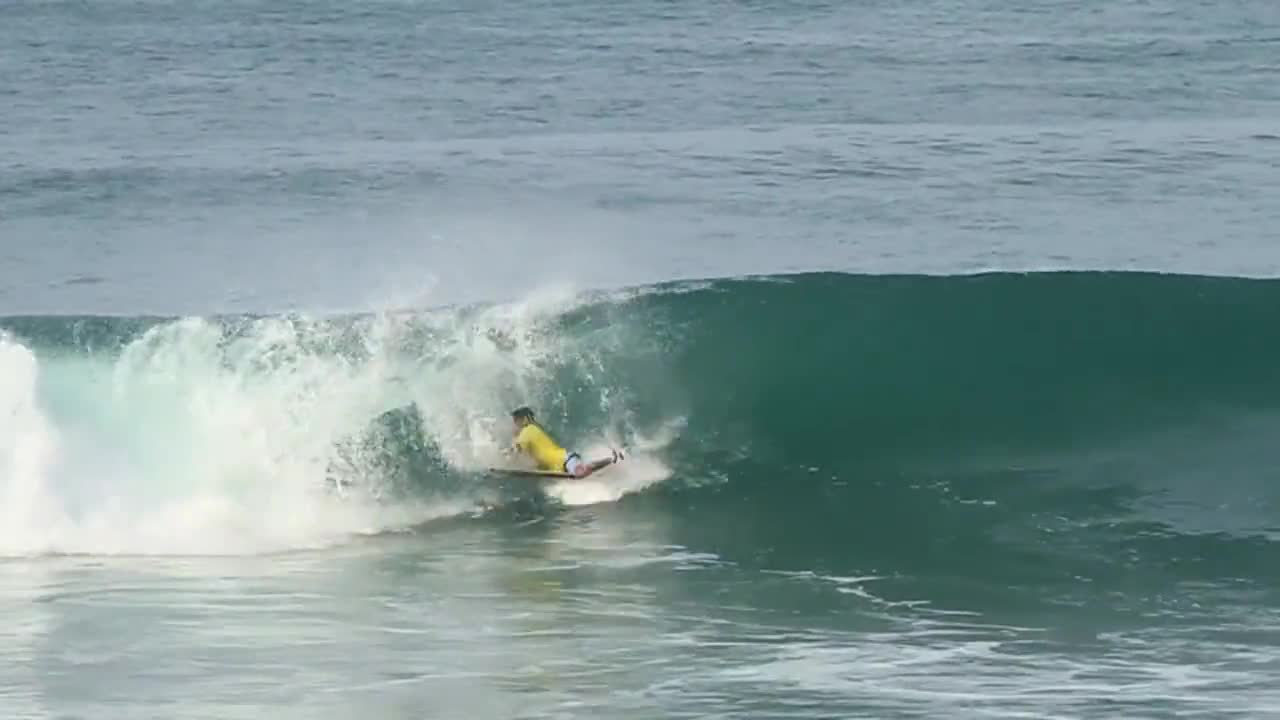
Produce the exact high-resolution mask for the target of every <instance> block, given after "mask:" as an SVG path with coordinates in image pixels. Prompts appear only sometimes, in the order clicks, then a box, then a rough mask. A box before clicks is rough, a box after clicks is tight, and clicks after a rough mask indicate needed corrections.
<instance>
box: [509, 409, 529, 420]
mask: <svg viewBox="0 0 1280 720" xmlns="http://www.w3.org/2000/svg"><path fill="white" fill-rule="evenodd" d="M511 417H512V418H514V419H516V420H520V419H522V418H525V419H528V420H530V421H532V420H533V410H531V409H530V408H528V407H526V406H523V405H522V406H520V407H518V408H516V409H515V410H512V411H511Z"/></svg>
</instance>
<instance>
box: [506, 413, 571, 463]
mask: <svg viewBox="0 0 1280 720" xmlns="http://www.w3.org/2000/svg"><path fill="white" fill-rule="evenodd" d="M516 447H518V448H520V449H521V450H522V451H524V452H525V453H526V454H528V455H529V457H531V458H533V461H534V462H536V463H537V464H538V469H539V470H564V463H565V461H566V460H568V459H569V453H568V451H566V450H565V449H564V448H562V447H560V446H559V445H557V444H556V441H555V440H552V439H551V436H550V435H548V434H547V433H546V431H545V430H543V429H542V428H540V427H538V426H537V425H535V424H533V423H529V424H528V425H525V426H524V427H523V428H521V429H520V433H519V434H518V435H516Z"/></svg>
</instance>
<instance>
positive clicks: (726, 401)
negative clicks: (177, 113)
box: [0, 273, 1280, 586]
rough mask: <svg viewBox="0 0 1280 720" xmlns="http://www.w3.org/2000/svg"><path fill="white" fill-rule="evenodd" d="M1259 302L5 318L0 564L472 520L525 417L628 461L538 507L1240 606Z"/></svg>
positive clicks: (665, 293)
mask: <svg viewBox="0 0 1280 720" xmlns="http://www.w3.org/2000/svg"><path fill="white" fill-rule="evenodd" d="M1277 308H1280V284H1277V283H1275V282H1271V281H1260V280H1242V279H1230V278H1200V277H1187V276H1161V275H1142V274H1126V273H1061V274H1059V273H1046V274H1025V275H1005V274H997V275H982V276H972V277H921V276H892V277H890V276H849V275H800V276H786V277H769V278H755V279H742V280H726V281H718V282H711V283H705V284H701V285H673V286H664V287H657V288H647V289H641V290H635V291H630V292H625V293H613V294H608V295H598V296H591V297H584V296H574V295H570V294H555V293H548V294H546V295H544V296H539V297H533V298H527V299H525V300H523V301H521V302H517V303H508V304H498V305H489V306H483V307H467V308H447V309H437V310H430V311H419V312H396V313H386V314H381V315H361V316H350V317H338V318H324V319H315V318H306V317H300V316H287V317H286V316H271V317H232V318H99V317H80V318H70V317H10V318H5V319H3V320H0V328H3V333H4V334H3V336H2V338H0V378H2V379H0V423H5V424H6V425H7V426H6V427H3V428H0V493H2V494H3V497H0V502H2V503H3V508H4V509H3V512H4V513H5V516H6V517H5V518H4V519H5V522H4V526H3V529H0V552H3V553H4V554H10V555H13V554H29V553H43V552H139V553H149V552H165V553H173V552H197V553H220V552H264V551H270V550H276V549H287V548H296V547H309V546H314V545H318V544H326V543H331V542H339V541H341V540H342V539H343V538H345V537H349V536H350V535H351V534H353V533H366V532H383V531H388V530H396V529H401V528H408V527H413V526H416V525H419V524H421V523H422V522H424V521H426V520H429V519H431V518H433V517H438V516H441V515H451V514H456V513H460V512H470V511H471V510H472V509H473V508H474V507H475V506H476V504H477V502H480V501H484V502H496V501H500V500H501V498H502V497H503V495H502V493H501V492H500V489H499V488H497V487H496V486H495V485H493V484H492V483H488V482H487V481H484V480H482V479H481V478H480V471H481V470H482V469H483V468H484V467H486V466H488V465H491V464H493V463H495V462H499V461H500V455H499V450H500V448H501V447H502V446H503V444H504V443H505V442H506V441H507V438H508V437H509V427H508V420H507V414H506V413H507V411H508V410H509V409H510V408H511V407H513V406H516V405H519V404H530V405H533V406H535V407H536V408H537V409H538V411H539V415H540V418H541V419H542V421H543V422H544V424H545V425H547V426H548V427H549V428H551V429H552V430H553V432H554V433H555V434H557V435H558V436H560V437H561V438H562V439H563V440H565V441H566V442H567V443H568V444H571V445H573V446H574V447H575V448H577V449H579V450H581V451H583V452H584V453H593V452H599V451H602V450H603V449H604V448H606V447H608V446H609V445H617V444H623V445H626V446H627V447H629V448H630V449H631V450H632V455H631V457H630V458H629V460H628V462H627V463H626V464H624V465H623V466H620V467H619V468H617V469H615V470H611V471H610V472H609V473H608V474H604V475H601V476H599V479H598V480H596V481H593V482H588V483H579V484H568V483H566V484H564V485H563V486H561V487H554V488H552V489H551V491H550V492H551V493H552V494H553V495H555V496H557V497H558V498H559V499H560V500H561V501H563V502H565V503H568V504H578V503H598V502H602V501H614V500H619V499H621V498H623V497H624V496H626V497H627V501H626V502H624V503H622V504H621V505H620V506H619V508H636V509H638V510H639V511H643V512H648V511H650V510H652V511H654V512H661V513H664V514H667V515H675V516H681V517H685V516H687V517H686V520H687V522H686V523H685V524H686V525H687V527H688V530H687V532H688V533H689V538H688V539H689V541H690V542H699V543H702V544H704V545H708V546H718V547H719V549H720V550H721V551H723V552H724V553H725V554H727V555H736V556H738V557H742V558H754V559H755V560H754V561H758V562H761V563H765V564H782V565H786V564H787V560H788V558H799V557H803V558H805V567H808V568H811V569H817V570H822V569H826V570H830V571H832V572H835V571H839V570H845V569H850V568H853V567H855V566H856V567H857V568H860V569H865V568H867V567H871V568H878V569H880V570H881V571H883V572H886V573H891V574H905V575H915V576H922V575H934V576H938V575H939V574H946V573H960V572H961V570H960V568H969V569H970V570H974V571H976V572H978V573H979V574H981V573H988V574H990V577H989V578H988V579H990V580H992V581H993V582H995V583H1000V584H1004V585H1006V586H1007V585H1011V584H1012V585H1016V583H1017V582H1019V581H1020V579H1022V580H1025V579H1028V578H1040V577H1043V576H1044V575H1045V573H1046V571H1045V568H1046V567H1049V566H1053V567H1057V568H1059V570H1058V571H1057V572H1055V573H1051V574H1052V575H1053V576H1054V577H1068V576H1072V575H1073V574H1074V576H1077V577H1079V576H1091V577H1092V576H1103V575H1106V576H1112V575H1115V576H1117V577H1118V576H1119V575H1120V574H1123V573H1124V572H1126V571H1128V570H1132V568H1133V567H1144V568H1148V569H1149V571H1151V572H1169V573H1173V575H1174V576H1175V577H1178V578H1183V577H1188V576H1189V577H1192V578H1204V577H1220V576H1226V575H1231V574H1233V573H1234V574H1235V576H1239V577H1247V578H1254V579H1261V578H1265V577H1270V576H1273V575H1274V574H1275V573H1276V570H1275V569H1274V568H1277V567H1280V565H1277V564H1276V563H1274V562H1271V561H1270V560H1266V558H1270V557H1271V556H1272V554H1273V550H1272V549H1271V547H1272V545H1273V544H1274V543H1273V539H1274V538H1275V537H1276V533H1277V527H1280V522H1278V521H1277V520H1276V518H1277V517H1278V512H1280V490H1276V489H1275V487H1276V485H1275V483H1274V482H1272V480H1273V478H1274V474H1275V471H1274V469H1273V468H1275V467H1277V460H1280V452H1277V451H1276V450H1275V449H1274V448H1276V447H1278V446H1277V444H1276V443H1275V442H1274V437H1275V436H1276V433H1277V431H1280V414H1278V411H1280V370H1278V369H1277V363H1276V362H1275V358H1276V351H1277V349H1280V324H1277V323H1276V322H1275V314H1276V309H1277ZM729 537H732V538H734V540H733V546H732V547H730V546H729V545H728V544H727V543H728V541H727V540H726V539H725V538H729ZM745 547H752V548H754V549H752V550H746V549H744V548H745ZM853 559H856V560H857V562H853ZM1063 568H1069V569H1070V572H1065V571H1063V570H1062V569H1063ZM1126 569H1128V570H1126ZM1064 572H1065V574H1064Z"/></svg>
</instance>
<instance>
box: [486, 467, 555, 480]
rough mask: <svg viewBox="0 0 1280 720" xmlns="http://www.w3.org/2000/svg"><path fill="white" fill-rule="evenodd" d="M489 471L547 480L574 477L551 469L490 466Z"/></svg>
mask: <svg viewBox="0 0 1280 720" xmlns="http://www.w3.org/2000/svg"><path fill="white" fill-rule="evenodd" d="M489 472H490V473H492V474H494V475H506V476H508V477H529V478H541V479H545V480H563V479H566V478H572V477H573V476H572V475H570V474H569V473H567V472H552V471H550V470H520V469H518V468H489Z"/></svg>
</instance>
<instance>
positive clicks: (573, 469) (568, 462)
mask: <svg viewBox="0 0 1280 720" xmlns="http://www.w3.org/2000/svg"><path fill="white" fill-rule="evenodd" d="M581 466H582V458H581V457H580V456H579V455H578V453H576V452H571V453H569V457H567V458H565V459H564V471H565V472H567V473H569V474H570V475H577V474H578V468H579V467H581Z"/></svg>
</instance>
